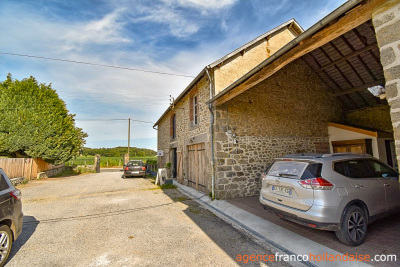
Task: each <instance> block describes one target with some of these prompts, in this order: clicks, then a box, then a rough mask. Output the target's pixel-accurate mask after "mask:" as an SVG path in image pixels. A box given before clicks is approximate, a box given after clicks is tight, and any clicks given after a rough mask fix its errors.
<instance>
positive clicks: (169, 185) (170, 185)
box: [160, 184, 177, 189]
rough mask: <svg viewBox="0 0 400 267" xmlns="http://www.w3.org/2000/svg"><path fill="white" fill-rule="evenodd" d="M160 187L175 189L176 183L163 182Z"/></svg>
mask: <svg viewBox="0 0 400 267" xmlns="http://www.w3.org/2000/svg"><path fill="white" fill-rule="evenodd" d="M160 187H161V189H175V188H177V187H176V185H173V184H163V185H161V186H160Z"/></svg>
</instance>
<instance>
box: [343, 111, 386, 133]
mask: <svg viewBox="0 0 400 267" xmlns="http://www.w3.org/2000/svg"><path fill="white" fill-rule="evenodd" d="M345 122H346V123H345V124H348V125H351V126H358V127H360V128H365V129H369V128H370V129H375V130H380V131H384V132H393V126H392V120H391V118H390V107H389V106H388V105H384V106H375V107H368V108H364V109H360V110H355V111H351V112H348V113H347V114H346V115H345Z"/></svg>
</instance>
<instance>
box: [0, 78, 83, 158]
mask: <svg viewBox="0 0 400 267" xmlns="http://www.w3.org/2000/svg"><path fill="white" fill-rule="evenodd" d="M74 116H75V115H73V114H69V112H68V110H67V108H66V105H65V103H64V101H62V100H61V99H60V98H59V96H58V94H57V93H56V91H55V90H54V89H52V88H51V84H49V85H46V84H42V83H38V82H37V81H36V79H35V78H34V77H32V76H31V77H30V78H28V79H23V80H21V81H18V80H13V79H12V78H11V74H9V75H8V76H7V79H6V80H5V81H4V82H0V153H1V154H3V155H9V156H13V157H32V158H39V157H40V158H42V159H44V160H45V161H47V162H49V163H54V164H59V163H62V162H65V161H67V160H69V159H70V158H71V157H73V156H76V155H78V152H79V149H80V148H81V147H82V146H83V145H84V143H85V140H84V138H85V137H87V136H88V135H87V134H86V133H84V132H83V131H82V129H81V128H78V127H76V126H75V120H74Z"/></svg>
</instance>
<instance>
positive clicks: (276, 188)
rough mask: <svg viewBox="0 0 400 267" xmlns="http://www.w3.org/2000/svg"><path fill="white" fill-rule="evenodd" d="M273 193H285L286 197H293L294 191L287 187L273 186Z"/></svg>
mask: <svg viewBox="0 0 400 267" xmlns="http://www.w3.org/2000/svg"><path fill="white" fill-rule="evenodd" d="M272 191H274V192H278V193H283V194H285V195H288V196H291V195H292V189H290V188H287V187H282V186H276V185H273V186H272Z"/></svg>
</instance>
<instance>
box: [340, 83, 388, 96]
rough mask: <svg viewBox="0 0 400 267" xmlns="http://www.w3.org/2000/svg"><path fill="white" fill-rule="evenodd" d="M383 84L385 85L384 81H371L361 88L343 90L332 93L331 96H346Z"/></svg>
mask: <svg viewBox="0 0 400 267" xmlns="http://www.w3.org/2000/svg"><path fill="white" fill-rule="evenodd" d="M384 83H385V80H379V81H373V82H370V83H366V84H363V85H362V86H358V87H355V88H351V89H347V90H343V91H341V92H337V93H334V94H333V95H334V96H341V95H347V94H350V93H354V92H358V91H363V90H367V88H369V87H372V86H376V85H382V84H384Z"/></svg>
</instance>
